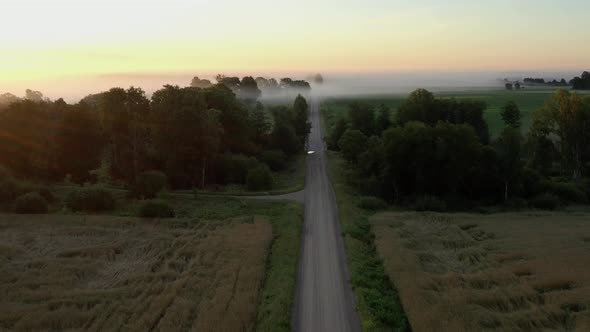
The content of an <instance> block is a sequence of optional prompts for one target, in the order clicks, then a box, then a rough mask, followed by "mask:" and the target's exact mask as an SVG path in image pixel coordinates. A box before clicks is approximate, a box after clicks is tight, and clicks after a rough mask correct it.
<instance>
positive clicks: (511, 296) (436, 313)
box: [372, 212, 590, 331]
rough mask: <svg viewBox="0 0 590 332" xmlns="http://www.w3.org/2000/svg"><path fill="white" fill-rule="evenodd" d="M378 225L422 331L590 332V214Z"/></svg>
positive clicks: (414, 216)
mask: <svg viewBox="0 0 590 332" xmlns="http://www.w3.org/2000/svg"><path fill="white" fill-rule="evenodd" d="M372 225H373V226H374V229H375V235H376V244H377V248H378V251H379V253H380V255H381V256H382V257H383V259H384V264H385V268H386V271H387V273H388V274H389V276H390V277H391V278H392V280H393V281H394V283H395V284H396V285H397V287H398V290H399V293H400V297H401V300H402V303H403V305H404V309H405V311H406V313H407V315H408V318H409V321H410V323H411V325H412V328H413V330H414V331H584V330H589V329H588V328H589V327H590V255H588V250H589V249H590V241H585V240H584V239H587V238H590V216H588V215H585V214H566V213H563V214H547V213H543V214H536V215H532V214H527V213H519V214H515V213H513V214H497V215H473V214H453V215H450V214H430V213H414V212H411V213H382V214H378V215H376V216H375V217H373V218H372ZM579 239H582V241H580V240H579Z"/></svg>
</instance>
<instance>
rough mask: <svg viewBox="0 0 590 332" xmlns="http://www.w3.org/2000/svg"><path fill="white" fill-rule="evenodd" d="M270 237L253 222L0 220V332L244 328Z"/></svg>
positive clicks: (252, 315) (252, 312) (262, 224)
mask: <svg viewBox="0 0 590 332" xmlns="http://www.w3.org/2000/svg"><path fill="white" fill-rule="evenodd" d="M271 240H272V229H271V226H270V224H269V223H268V222H266V221H264V220H261V219H258V218H252V217H248V218H238V219H233V220H230V221H217V222H204V221H191V220H182V219H176V220H167V221H146V220H141V219H136V218H122V217H107V216H87V217H84V216H56V215H44V216H15V215H0V243H1V245H0V294H1V296H0V331H1V330H17V331H37V330H65V329H74V330H86V331H99V330H108V331H147V330H156V331H158V330H162V331H165V330H171V329H174V330H177V331H192V330H200V331H202V330H215V331H238V330H251V329H252V327H253V325H254V324H255V320H256V308H257V305H258V302H259V290H260V288H261V285H262V281H263V278H264V273H265V260H266V257H267V251H268V248H269V246H270V243H271Z"/></svg>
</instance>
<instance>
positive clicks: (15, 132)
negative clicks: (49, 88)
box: [0, 99, 59, 179]
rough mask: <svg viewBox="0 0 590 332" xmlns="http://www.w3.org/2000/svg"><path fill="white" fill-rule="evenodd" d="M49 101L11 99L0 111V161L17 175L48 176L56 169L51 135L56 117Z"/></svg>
mask: <svg viewBox="0 0 590 332" xmlns="http://www.w3.org/2000/svg"><path fill="white" fill-rule="evenodd" d="M54 111H55V109H54V108H53V107H52V104H51V103H49V102H45V101H41V102H37V101H32V100H29V99H25V100H21V101H17V102H14V103H12V104H10V106H8V108H7V109H6V110H4V111H3V112H2V113H0V164H2V165H5V166H7V167H8V168H10V169H12V171H13V172H14V173H15V174H17V175H20V176H25V177H33V178H43V179H45V178H48V177H50V176H51V175H54V172H55V151H54V149H55V147H54V136H55V132H56V126H57V123H58V121H59V117H57V116H56V115H55V114H54Z"/></svg>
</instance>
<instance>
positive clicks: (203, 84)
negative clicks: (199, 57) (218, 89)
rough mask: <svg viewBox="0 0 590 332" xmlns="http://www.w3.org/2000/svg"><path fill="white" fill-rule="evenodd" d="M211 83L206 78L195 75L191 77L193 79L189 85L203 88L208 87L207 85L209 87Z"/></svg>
mask: <svg viewBox="0 0 590 332" xmlns="http://www.w3.org/2000/svg"><path fill="white" fill-rule="evenodd" d="M212 85H213V84H212V83H211V81H209V80H206V79H200V78H199V77H197V76H195V77H193V80H192V81H191V86H192V87H193V88H201V89H205V88H208V87H210V86H212Z"/></svg>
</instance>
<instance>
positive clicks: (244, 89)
mask: <svg viewBox="0 0 590 332" xmlns="http://www.w3.org/2000/svg"><path fill="white" fill-rule="evenodd" d="M318 75H319V74H318ZM319 77H320V78H319V79H321V80H322V81H323V78H321V76H319ZM316 79H317V78H316ZM215 80H216V81H217V84H223V85H225V86H226V87H228V88H229V89H230V90H232V91H233V92H234V93H235V94H236V96H238V98H240V99H242V100H244V101H246V102H254V101H256V99H257V98H259V97H260V96H261V95H262V94H264V96H267V97H273V96H289V95H297V94H306V93H308V92H309V91H310V90H311V86H310V84H309V82H307V81H305V80H294V79H292V78H290V77H284V78H281V79H280V80H279V81H277V80H276V79H274V78H265V77H262V76H259V77H256V78H253V77H252V76H245V77H243V78H242V79H240V78H239V77H236V76H225V75H222V74H219V75H217V76H216V77H215ZM212 85H213V83H211V81H210V80H207V79H200V78H199V77H194V78H193V80H192V81H191V86H192V87H196V88H208V87H211V86H212Z"/></svg>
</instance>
